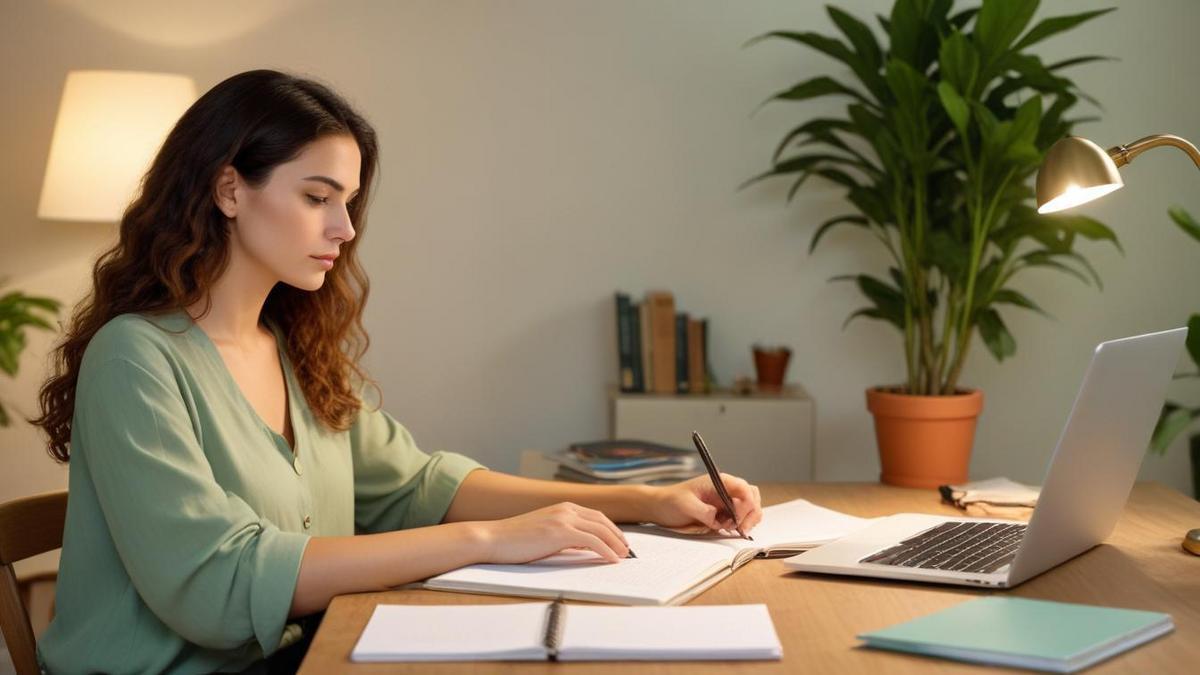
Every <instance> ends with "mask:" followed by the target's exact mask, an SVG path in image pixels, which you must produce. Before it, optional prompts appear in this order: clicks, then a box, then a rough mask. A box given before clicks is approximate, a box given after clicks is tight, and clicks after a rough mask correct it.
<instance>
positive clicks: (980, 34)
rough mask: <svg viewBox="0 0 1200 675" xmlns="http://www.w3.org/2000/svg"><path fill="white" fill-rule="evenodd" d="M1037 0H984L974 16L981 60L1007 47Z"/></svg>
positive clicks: (994, 56) (991, 59) (991, 58)
mask: <svg viewBox="0 0 1200 675" xmlns="http://www.w3.org/2000/svg"><path fill="white" fill-rule="evenodd" d="M1037 6H1038V3H1037V0H984V1H983V5H982V6H981V7H980V8H979V16H978V17H976V18H975V39H976V40H977V41H978V43H979V51H980V55H981V56H982V57H983V63H984V64H991V63H994V62H995V61H996V60H997V59H998V58H999V57H1000V56H1001V55H1002V54H1004V53H1005V52H1006V51H1008V48H1009V47H1010V46H1011V45H1012V43H1013V41H1014V40H1016V39H1017V36H1019V35H1020V34H1021V32H1022V31H1024V30H1025V27H1026V26H1028V25H1029V21H1030V20H1031V19H1032V18H1033V13H1034V12H1035V11H1037Z"/></svg>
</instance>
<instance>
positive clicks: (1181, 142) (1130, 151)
mask: <svg viewBox="0 0 1200 675" xmlns="http://www.w3.org/2000/svg"><path fill="white" fill-rule="evenodd" d="M1162 145H1173V146H1175V147H1177V148H1179V149H1180V150H1183V151H1184V152H1186V153H1187V154H1188V157H1191V158H1192V162H1194V163H1195V164H1196V168H1197V169H1200V150H1197V149H1196V146H1194V145H1192V144H1191V143H1189V142H1188V141H1187V140H1186V139H1183V138H1180V137H1178V136H1174V135H1172V134H1154V135H1153V136H1147V137H1145V138H1139V139H1137V140H1136V141H1134V142H1132V143H1129V144H1128V145H1114V146H1113V147H1111V148H1109V149H1108V156H1109V157H1112V160H1113V162H1114V163H1116V165H1117V166H1118V167H1122V166H1125V165H1126V164H1128V163H1130V162H1132V161H1133V158H1134V157H1137V156H1138V155H1140V154H1142V153H1143V152H1145V151H1147V150H1149V149H1150V148H1157V147H1159V146H1162Z"/></svg>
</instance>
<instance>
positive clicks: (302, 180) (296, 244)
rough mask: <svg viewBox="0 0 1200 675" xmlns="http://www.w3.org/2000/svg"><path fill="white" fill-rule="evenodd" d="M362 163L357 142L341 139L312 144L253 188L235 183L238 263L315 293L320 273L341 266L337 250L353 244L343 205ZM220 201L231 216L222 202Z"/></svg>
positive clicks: (321, 278)
mask: <svg viewBox="0 0 1200 675" xmlns="http://www.w3.org/2000/svg"><path fill="white" fill-rule="evenodd" d="M361 161H362V157H361V155H360V153H359V150H358V144H357V143H356V142H355V141H354V137H353V136H350V135H349V134H338V135H332V136H324V137H322V138H319V139H317V140H315V141H313V142H312V143H309V144H308V146H306V147H305V149H304V150H303V151H302V152H301V153H300V155H299V156H297V157H296V158H295V159H293V160H292V161H290V162H287V163H285V164H280V165H279V166H276V167H275V169H274V170H273V171H272V172H271V175H270V177H269V178H268V179H267V182H266V184H264V185H263V186H262V187H260V188H258V189H255V188H251V187H248V186H247V185H246V184H245V183H244V182H242V180H241V178H240V176H239V177H236V178H235V179H233V182H234V183H235V184H236V200H235V203H234V205H233V209H234V210H235V214H234V215H233V216H231V221H232V222H231V233H230V238H231V242H230V244H231V246H233V247H234V248H235V249H236V250H235V251H233V253H234V255H235V257H243V258H245V259H246V262H249V263H251V264H252V265H254V266H256V267H258V268H260V269H261V270H262V271H263V272H265V273H266V274H268V275H270V276H272V277H273V279H275V280H278V281H282V282H284V283H286V284H289V285H291V286H295V287H296V288H301V289H304V290H309V291H315V290H317V289H319V288H320V287H321V285H322V284H323V283H325V273H326V272H328V271H329V270H331V269H333V266H334V265H337V264H339V263H338V262H337V261H336V260H335V258H336V257H337V255H338V248H339V247H340V246H341V245H342V244H344V243H345V242H347V241H350V240H351V239H353V238H354V227H353V226H352V225H351V224H350V214H349V213H348V211H347V207H346V205H347V203H349V202H350V201H351V200H352V199H354V197H355V196H356V195H357V193H358V189H359V185H358V176H359V165H360V163H361ZM223 180H224V179H223ZM221 192H222V191H221V189H220V188H218V194H221ZM218 201H219V203H220V205H221V209H222V210H223V211H224V212H225V213H226V215H227V216H228V215H230V209H229V204H228V203H227V200H224V199H223V198H221V197H218Z"/></svg>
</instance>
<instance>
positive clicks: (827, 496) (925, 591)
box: [300, 483, 1200, 675]
mask: <svg viewBox="0 0 1200 675" xmlns="http://www.w3.org/2000/svg"><path fill="white" fill-rule="evenodd" d="M760 487H761V488H762V494H763V502H764V504H775V503H779V502H783V501H787V500H790V499H795V498H797V497H803V498H805V499H808V500H810V501H812V502H814V503H816V504H820V505H822V506H827V507H829V508H833V509H837V510H839V511H844V512H846V513H852V514H855V515H859V516H881V515H887V514H890V513H896V512H900V511H914V512H925V513H946V514H951V515H955V514H957V511H956V510H955V509H954V508H953V507H951V506H948V505H943V504H940V503H939V502H938V498H937V497H936V495H935V493H934V492H933V491H930V490H912V489H906V488H895V487H888V486H883V485H878V484H851V483H811V484H763V485H761V486H760ZM1195 527H1200V502H1196V501H1195V500H1192V499H1191V498H1189V497H1186V496H1184V495H1182V494H1180V493H1179V492H1176V491H1174V490H1171V489H1170V488H1167V487H1165V486H1163V485H1160V484H1157V483H1139V484H1138V485H1137V486H1135V487H1134V489H1133V494H1132V495H1131V496H1130V498H1129V502H1128V504H1127V505H1126V508H1125V511H1124V513H1123V514H1122V516H1121V520H1120V522H1119V523H1118V524H1117V527H1116V530H1115V531H1114V532H1113V534H1112V536H1110V537H1109V538H1108V540H1107V541H1106V542H1105V543H1104V544H1101V545H1100V546H1097V547H1096V548H1093V549H1092V550H1091V551H1089V552H1087V553H1084V554H1083V555H1081V556H1079V557H1077V558H1075V559H1074V560H1071V561H1068V562H1066V563H1064V564H1062V565H1059V566H1058V567H1056V568H1054V569H1052V570H1050V571H1048V572H1045V573H1043V574H1041V575H1040V576H1037V577H1034V578H1033V579H1030V580H1029V581H1026V582H1025V583H1024V584H1021V585H1020V586H1018V587H1017V588H1015V589H1013V590H1009V591H995V590H984V589H973V588H967V587H961V588H960V587H955V586H935V585H930V584H918V583H909V582H902V581H885V580H860V579H853V578H848V577H833V576H824V575H806V574H799V573H790V572H788V571H787V570H785V569H784V567H783V565H782V563H780V562H779V561H778V560H754V561H752V562H750V563H749V564H748V565H746V566H745V567H742V568H741V569H739V570H738V571H737V572H735V573H734V574H733V575H732V576H730V577H729V578H727V579H725V580H724V581H722V582H720V583H718V584H717V585H716V586H714V587H713V588H711V589H709V590H708V591H706V592H704V593H703V594H701V595H700V596H699V597H697V598H696V599H694V600H692V602H691V603H689V604H694V605H719V604H742V603H759V602H761V603H766V604H767V606H768V607H769V608H770V612H771V618H772V619H773V620H774V622H775V629H776V631H777V632H778V633H779V639H780V641H781V642H782V643H783V660H782V661H761V662H729V661H725V662H694V661H693V662H674V663H672V662H641V663H636V664H633V663H630V664H625V666H624V667H626V668H628V667H634V668H636V669H637V670H638V671H639V672H653V673H680V674H684V673H686V674H687V675H696V674H697V673H717V672H720V673H724V674H727V673H741V672H747V673H749V672H754V673H766V672H780V673H782V672H800V669H801V668H803V669H804V670H805V671H808V672H888V673H897V672H914V673H915V672H922V673H925V672H974V673H978V672H980V669H979V667H978V666H969V665H965V664H957V663H954V662H951V661H943V660H939V659H927V658H922V657H918V656H909V655H905V654H899V653H894V652H883V651H872V650H867V649H863V648H861V647H857V645H858V644H859V641H858V640H857V639H855V637H854V636H855V635H856V634H858V633H860V632H864V631H870V630H875V629H877V628H883V627H884V626H889V625H891V624H894V623H898V622H900V621H905V620H908V619H912V618H915V617H918V616H922V615H924V614H928V613H930V612H934V611H936V610H939V609H944V608H946V607H949V606H951V605H954V604H957V603H959V602H961V601H963V600H968V599H970V598H976V597H981V596H984V595H991V594H995V593H1009V594H1012V595H1016V596H1021V597H1026V598H1038V599H1044V600H1059V601H1063V602H1079V603H1088V604H1098V605H1110V606H1114V607H1128V608H1136V609H1147V610H1155V611H1161V612H1167V613H1169V614H1170V615H1171V616H1172V617H1173V618H1174V620H1175V627H1176V628H1175V632H1173V633H1171V634H1169V635H1167V636H1165V637H1162V638H1159V639H1158V640H1155V641H1153V642H1151V643H1149V644H1146V645H1143V646H1142V647H1138V648H1135V649H1134V650H1132V651H1129V652H1126V653H1124V654H1121V655H1119V656H1117V657H1115V658H1113V659H1110V660H1109V661H1107V662H1104V663H1102V664H1100V665H1098V666H1096V667H1095V668H1094V669H1092V670H1089V671H1088V672H1097V673H1103V672H1139V673H1147V672H1159V673H1165V672H1189V671H1194V668H1195V666H1196V663H1198V662H1200V557H1196V556H1192V555H1190V554H1188V553H1186V552H1185V551H1183V550H1182V548H1181V547H1180V545H1179V544H1180V541H1181V539H1182V537H1183V534H1184V533H1185V532H1186V531H1187V530H1189V529H1191V528H1195ZM528 601H530V600H529V599H528V598H509V597H502V596H486V595H468V594H462V593H447V592H438V591H425V590H394V591H387V592H382V593H360V594H355V595H344V596H339V597H337V598H334V600H333V602H332V603H331V604H330V606H329V609H328V611H327V612H326V615H325V618H324V621H323V622H322V624H321V627H320V629H319V630H318V631H317V635H316V637H315V638H314V639H313V642H312V645H311V646H310V648H309V651H308V655H307V657H306V658H305V660H304V663H303V665H302V667H301V669H300V672H301V673H310V674H317V673H320V674H323V673H378V672H414V673H415V672H421V673H426V672H468V673H493V672H506V673H507V672H520V673H526V672H528V673H548V672H552V670H556V669H564V668H566V669H570V670H572V671H575V672H580V673H583V672H596V673H600V672H606V671H607V672H611V670H612V668H613V664H612V663H603V662H593V663H571V664H562V663H558V664H551V663H542V662H522V663H498V662H481V663H441V664H437V663H416V664H404V663H392V664H355V663H351V662H350V660H349V655H350V650H351V648H353V646H354V643H355V642H356V641H357V640H358V636H359V634H360V633H361V632H362V629H363V627H364V626H366V624H367V620H368V619H369V618H370V615H371V612H372V611H373V610H374V608H375V605H376V604H377V603H410V604H491V603H504V602H528Z"/></svg>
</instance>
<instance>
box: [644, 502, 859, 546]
mask: <svg viewBox="0 0 1200 675" xmlns="http://www.w3.org/2000/svg"><path fill="white" fill-rule="evenodd" d="M870 522H871V519H870V518H859V517H858V516H852V515H850V514H848V513H842V512H840V511H834V510H832V509H827V508H825V507H823V506H817V505H816V504H813V503H812V502H810V501H808V500H807V499H793V500H792V501H790V502H784V503H782V504H776V505H774V506H768V507H765V508H763V519H762V522H760V523H759V524H758V525H757V526H755V528H754V529H753V530H751V531H750V532H749V534H750V536H751V537H754V541H747V540H745V539H742V538H741V537H738V536H737V533H736V532H730V533H728V534H701V535H696V534H677V533H674V532H672V531H670V530H666V529H664V528H661V527H655V526H650V527H639V528H638V531H641V532H646V533H654V534H658V535H660V536H668V537H673V538H681V539H688V540H691V541H708V542H712V543H716V544H720V545H722V546H726V547H728V548H732V549H736V550H739V551H740V550H742V549H747V548H751V549H758V548H764V549H765V548H772V547H776V546H789V545H793V546H796V547H798V548H799V547H810V546H817V545H820V544H825V543H828V542H830V541H833V540H834V539H840V538H841V537H844V536H846V535H847V534H850V533H851V532H854V531H855V530H858V529H861V528H863V527H865V526H867V525H868V524H869V523H870ZM635 550H636V549H635Z"/></svg>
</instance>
